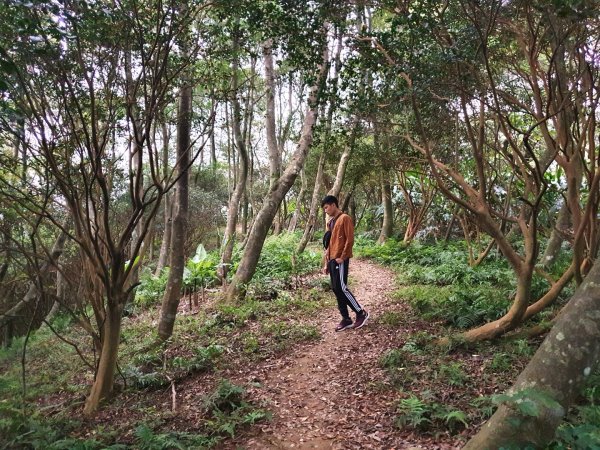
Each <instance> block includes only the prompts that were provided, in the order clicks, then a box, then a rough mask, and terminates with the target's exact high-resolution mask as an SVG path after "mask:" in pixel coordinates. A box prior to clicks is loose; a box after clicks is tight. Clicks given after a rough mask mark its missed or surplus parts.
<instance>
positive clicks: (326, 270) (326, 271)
mask: <svg viewBox="0 0 600 450" xmlns="http://www.w3.org/2000/svg"><path fill="white" fill-rule="evenodd" d="M321 273H324V274H325V275H327V274H328V273H329V267H327V266H323V267H322V268H321Z"/></svg>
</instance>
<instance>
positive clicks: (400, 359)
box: [379, 348, 407, 369]
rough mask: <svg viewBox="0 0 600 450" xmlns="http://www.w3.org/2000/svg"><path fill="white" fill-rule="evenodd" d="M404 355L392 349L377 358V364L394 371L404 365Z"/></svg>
mask: <svg viewBox="0 0 600 450" xmlns="http://www.w3.org/2000/svg"><path fill="white" fill-rule="evenodd" d="M406 362H407V360H406V355H405V354H404V352H403V351H402V350H400V349H397V348H393V349H391V350H388V351H387V352H385V353H384V354H383V355H382V356H381V357H380V358H379V364H380V365H381V367H383V368H385V369H395V368H398V367H404V366H405V365H406Z"/></svg>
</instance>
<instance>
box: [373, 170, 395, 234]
mask: <svg viewBox="0 0 600 450" xmlns="http://www.w3.org/2000/svg"><path fill="white" fill-rule="evenodd" d="M381 202H382V203H383V224H382V226H381V232H380V234H379V239H378V240H377V243H378V244H383V243H384V242H385V241H386V240H387V239H388V238H389V237H390V236H391V235H392V229H393V226H394V210H393V207H392V187H391V185H390V179H389V175H388V172H387V171H385V170H384V171H383V172H382V173H381Z"/></svg>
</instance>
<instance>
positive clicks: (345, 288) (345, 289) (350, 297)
mask: <svg viewBox="0 0 600 450" xmlns="http://www.w3.org/2000/svg"><path fill="white" fill-rule="evenodd" d="M345 267H346V261H342V262H341V263H340V270H339V272H340V286H342V291H343V292H344V295H345V296H346V298H347V299H348V301H350V303H351V304H352V306H353V307H354V308H355V309H356V311H360V310H362V308H361V307H360V305H359V304H358V302H357V301H356V299H355V298H354V296H353V295H352V294H351V293H350V291H349V290H348V286H346V283H344V270H345Z"/></svg>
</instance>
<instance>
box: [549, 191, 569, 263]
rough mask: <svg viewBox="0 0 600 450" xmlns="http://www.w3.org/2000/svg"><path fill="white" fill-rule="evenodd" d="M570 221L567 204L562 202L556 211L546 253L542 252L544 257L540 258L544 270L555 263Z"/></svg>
mask: <svg viewBox="0 0 600 450" xmlns="http://www.w3.org/2000/svg"><path fill="white" fill-rule="evenodd" d="M570 221H571V217H570V215H569V206H568V205H567V202H563V203H562V205H561V206H560V210H559V211H558V216H557V218H556V225H555V226H554V228H553V229H552V233H551V234H550V239H548V245H547V247H546V251H544V256H543V257H542V264H543V267H544V269H550V268H551V267H552V265H553V264H554V263H555V262H556V259H557V257H558V255H559V253H560V248H561V245H562V243H563V241H564V240H565V234H566V233H567V228H569V224H570Z"/></svg>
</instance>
